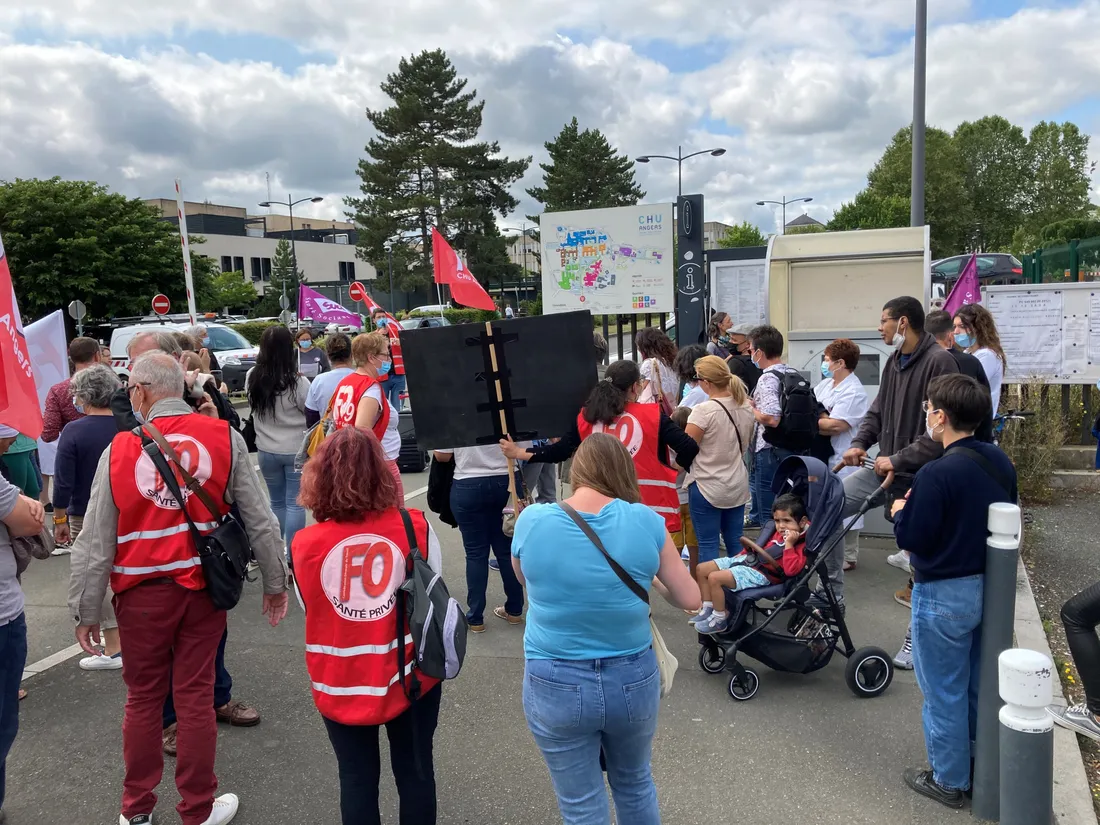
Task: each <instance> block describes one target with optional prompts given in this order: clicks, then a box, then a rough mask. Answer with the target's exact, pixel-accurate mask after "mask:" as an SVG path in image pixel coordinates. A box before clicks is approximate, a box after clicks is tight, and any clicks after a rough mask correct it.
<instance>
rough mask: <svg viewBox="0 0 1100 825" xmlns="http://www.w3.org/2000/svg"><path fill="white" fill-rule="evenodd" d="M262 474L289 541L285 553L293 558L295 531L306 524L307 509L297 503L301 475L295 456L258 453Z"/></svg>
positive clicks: (272, 507) (283, 531)
mask: <svg viewBox="0 0 1100 825" xmlns="http://www.w3.org/2000/svg"><path fill="white" fill-rule="evenodd" d="M258 455H259V458H260V474H261V475H262V476H263V477H264V481H265V482H266V483H267V495H268V498H269V499H271V510H272V511H273V512H274V513H275V518H277V519H278V520H279V532H280V533H282V534H283V540H284V541H286V555H287V559H288V560H289V559H290V545H291V543H292V542H293V541H294V534H295V533H297V532H298V531H299V530H301V529H302V528H303V527H305V526H306V511H305V510H304V509H303V508H302V505H300V504H299V503H298V487H299V485H300V484H301V482H302V474H301V472H300V471H298V470H295V469H294V456H293V455H287V454H283V453H265V452H264V451H263V450H260V451H259V452H258Z"/></svg>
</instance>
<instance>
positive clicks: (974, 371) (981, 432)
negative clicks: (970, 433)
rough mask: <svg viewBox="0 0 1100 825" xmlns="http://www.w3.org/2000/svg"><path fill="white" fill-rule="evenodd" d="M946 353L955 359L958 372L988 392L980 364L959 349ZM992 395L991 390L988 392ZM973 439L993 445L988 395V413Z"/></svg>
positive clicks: (991, 408)
mask: <svg viewBox="0 0 1100 825" xmlns="http://www.w3.org/2000/svg"><path fill="white" fill-rule="evenodd" d="M948 352H950V353H951V355H952V356H953V357H954V359H955V363H956V364H957V365H958V367H959V372H961V373H962V374H963V375H969V376H970V377H971V378H973V379H974V380H975V381H977V382H978V383H979V384H981V385H982V386H983V387H985V388H986V389H987V390H989V379H988V378H986V377H985V369H984V368H983V367H982V362H981V361H979V360H978V359H977V358H975V357H974V356H973V355H971V354H970V353H968V352H963V351H962V350H960V349H955V348H952V349H949V350H948ZM990 392H991V393H992V390H990ZM974 437H975V438H976V439H978V440H979V441H984V442H985V443H986V444H992V443H993V401H992V395H990V402H989V412H988V413H987V414H986V416H985V418H983V419H982V423H981V424H979V425H978V429H976V430H975V431H974Z"/></svg>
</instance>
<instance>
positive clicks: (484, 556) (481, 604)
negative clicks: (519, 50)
mask: <svg viewBox="0 0 1100 825" xmlns="http://www.w3.org/2000/svg"><path fill="white" fill-rule="evenodd" d="M507 503H508V476H507V475H502V476H483V477H481V478H458V479H455V481H454V484H452V485H451V512H452V513H454V517H455V521H457V522H458V530H459V532H460V533H462V546H463V547H464V548H465V550H466V603H467V605H468V609H467V611H466V620H467V621H468V622H469V623H470V624H474V625H478V624H484V623H485V588H486V587H487V586H488V585H489V549H490V548H492V551H493V555H495V556H496V558H497V562H498V563H499V564H500V579H501V581H502V582H503V583H504V597H505V601H504V609H505V610H506V611H508V613H509V614H510V615H512V616H519V615H521V614H522V613H523V586H522V585H521V584H520V583H519V579H517V578H516V573H515V571H514V570H513V569H512V539H511V538H509V537H508V536H506V535H504V530H502V529H501V511H502V510H503V509H504V506H505V505H506V504H507Z"/></svg>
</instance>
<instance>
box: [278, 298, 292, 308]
mask: <svg viewBox="0 0 1100 825" xmlns="http://www.w3.org/2000/svg"><path fill="white" fill-rule="evenodd" d="M279 309H290V299H289V298H288V297H286V296H285V295H280V296H279Z"/></svg>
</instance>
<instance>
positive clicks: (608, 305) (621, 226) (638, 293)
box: [542, 204, 674, 314]
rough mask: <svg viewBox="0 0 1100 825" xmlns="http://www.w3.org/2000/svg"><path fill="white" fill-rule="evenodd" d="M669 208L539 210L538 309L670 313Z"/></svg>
mask: <svg viewBox="0 0 1100 825" xmlns="http://www.w3.org/2000/svg"><path fill="white" fill-rule="evenodd" d="M672 239H673V229H672V207H671V205H668V204H658V205H652V206H630V207H622V208H618V209H594V210H589V211H586V212H568V213H557V214H548V215H543V217H542V246H543V249H542V257H543V311H544V312H569V311H573V310H577V309H588V310H590V311H591V312H593V313H594V314H605V313H632V312H636V313H645V312H653V313H658V312H671V311H672V308H673V278H674V274H673V273H674V268H673V260H672V253H673V250H672Z"/></svg>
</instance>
